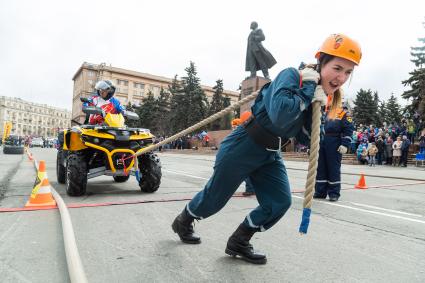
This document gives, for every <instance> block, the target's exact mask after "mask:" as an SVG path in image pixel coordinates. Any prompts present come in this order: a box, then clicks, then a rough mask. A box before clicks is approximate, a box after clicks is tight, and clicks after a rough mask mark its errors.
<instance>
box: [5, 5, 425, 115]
mask: <svg viewBox="0 0 425 283" xmlns="http://www.w3.org/2000/svg"><path fill="white" fill-rule="evenodd" d="M424 16H425V1H424V0H412V1H409V0H404V1H401V0H398V1H394V0H390V1H370V0H368V1H364V0H357V1H343V0H336V1H331V0H320V1H314V0H303V1H268V0H262V1H250V0H245V1H229V0H227V1H222V0H214V1H200V0H193V1H192V0H191V1H185V0H181V1H176V0H174V1H172V0H170V1H161V0H155V1H153V0H149V1H140V0H139V1H127V0H121V1H106V0H102V1H90V0H84V1H83V0H73V1H58V0H56V1H43V0H38V1H32V0H31V1H30V0H28V1H20V0H15V1H6V0H2V1H1V2H0V64H1V68H0V95H5V96H13V97H20V98H22V99H25V100H29V101H33V102H38V103H46V104H49V105H52V106H56V107H61V108H67V109H71V104H72V87H73V82H72V77H73V75H74V74H75V72H76V71H77V70H78V68H79V67H80V66H81V64H82V63H83V62H84V61H87V62H90V63H95V64H98V63H101V62H105V63H106V64H108V65H109V64H111V65H112V66H114V67H120V68H125V69H130V70H135V71H139V72H145V73H150V74H154V75H159V76H165V77H170V78H171V77H173V76H174V75H175V74H177V75H178V76H179V77H180V76H183V75H184V74H185V72H184V69H185V68H186V67H187V66H188V65H189V62H190V61H193V62H195V64H196V66H197V70H198V75H199V77H200V79H201V83H202V84H204V85H211V86H213V85H214V84H215V81H216V80H217V79H223V82H224V87H225V88H226V89H229V90H236V89H237V88H238V86H239V84H240V82H241V81H242V80H243V79H244V78H245V77H246V76H248V73H247V72H244V67H245V55H246V40H247V37H248V34H249V32H250V29H249V26H250V22H251V21H254V20H255V21H257V22H258V23H259V27H260V28H261V29H262V30H263V32H264V34H265V36H266V40H265V41H264V42H263V44H264V46H265V47H266V48H267V49H268V50H269V51H270V52H271V53H272V54H273V56H274V57H275V58H276V60H277V64H276V65H275V66H274V67H273V68H272V69H271V70H270V75H271V77H272V78H274V77H275V76H276V75H277V74H278V73H279V72H280V71H281V70H282V69H284V68H286V67H296V66H298V65H299V63H300V62H301V61H304V62H314V54H315V52H316V50H317V49H318V47H319V46H320V44H321V43H322V41H323V40H324V38H326V37H327V36H328V35H329V34H331V33H339V32H340V33H345V34H347V35H349V36H350V37H352V38H354V39H356V40H357V41H358V42H359V43H360V44H361V46H362V51H363V58H362V62H361V64H360V66H359V67H358V68H357V69H356V70H355V72H354V76H353V78H352V81H351V83H350V85H346V86H345V92H346V93H347V96H348V97H349V98H354V97H355V93H356V92H357V91H358V90H359V89H360V88H363V89H371V90H373V91H375V90H376V91H378V93H379V95H380V97H381V98H382V99H387V98H389V96H390V95H391V92H394V94H395V95H396V96H398V97H400V95H401V93H403V91H404V90H405V88H404V87H403V85H402V84H401V81H402V80H404V79H407V78H408V77H409V74H408V73H409V72H410V71H412V70H413V69H414V65H413V64H412V63H411V62H410V59H411V57H410V47H411V46H418V45H419V44H420V43H419V41H418V40H417V39H418V38H419V37H425V29H424V27H423V25H422V22H423V21H424ZM258 74H259V75H261V72H259V73H258ZM399 102H402V101H401V98H400V99H399Z"/></svg>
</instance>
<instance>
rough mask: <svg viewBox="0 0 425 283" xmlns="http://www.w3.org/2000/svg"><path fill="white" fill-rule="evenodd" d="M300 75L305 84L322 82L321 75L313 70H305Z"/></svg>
mask: <svg viewBox="0 0 425 283" xmlns="http://www.w3.org/2000/svg"><path fill="white" fill-rule="evenodd" d="M300 73H301V78H302V80H303V82H306V81H313V82H315V83H316V84H317V83H318V82H319V80H320V74H319V73H318V72H317V71H316V70H315V69H313V68H304V69H302V70H301V71H300Z"/></svg>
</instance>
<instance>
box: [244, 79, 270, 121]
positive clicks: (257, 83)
mask: <svg viewBox="0 0 425 283" xmlns="http://www.w3.org/2000/svg"><path fill="white" fill-rule="evenodd" d="M268 82H270V80H268V79H266V78H263V77H253V78H248V79H246V80H244V81H242V87H241V99H243V98H245V97H246V96H248V95H250V94H251V93H253V92H255V91H257V90H259V89H260V88H262V87H263V85H265V84H266V83H268ZM254 101H255V99H254V100H251V101H250V102H248V103H245V104H243V105H241V108H240V111H241V114H242V113H243V112H245V111H251V106H252V105H253V104H254Z"/></svg>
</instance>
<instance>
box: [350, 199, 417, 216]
mask: <svg viewBox="0 0 425 283" xmlns="http://www.w3.org/2000/svg"><path fill="white" fill-rule="evenodd" d="M350 203H351V204H354V205H357V206H364V207H369V208H373V209H378V210H384V211H388V212H394V213H399V214H404V215H410V216H416V217H424V216H423V215H420V214H415V213H409V212H403V211H399V210H393V209H388V208H382V207H379V206H374V205H367V204H362V203H357V202H350Z"/></svg>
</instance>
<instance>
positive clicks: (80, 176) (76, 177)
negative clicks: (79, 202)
mask: <svg viewBox="0 0 425 283" xmlns="http://www.w3.org/2000/svg"><path fill="white" fill-rule="evenodd" d="M86 186H87V162H86V160H85V158H84V155H82V154H81V153H70V154H69V156H68V162H67V163H66V193H67V194H68V195H70V196H81V195H84V194H85V193H86Z"/></svg>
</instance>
